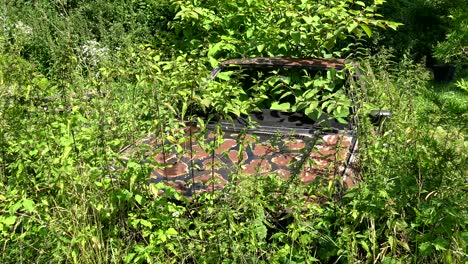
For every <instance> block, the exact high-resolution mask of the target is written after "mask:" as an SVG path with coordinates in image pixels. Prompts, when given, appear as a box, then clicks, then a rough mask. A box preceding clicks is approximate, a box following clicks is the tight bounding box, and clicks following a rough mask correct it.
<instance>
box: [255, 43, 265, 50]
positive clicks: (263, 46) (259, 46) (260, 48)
mask: <svg viewBox="0 0 468 264" xmlns="http://www.w3.org/2000/svg"><path fill="white" fill-rule="evenodd" d="M263 49H265V45H263V44H260V45H258V46H257V50H258V52H262V51H263Z"/></svg>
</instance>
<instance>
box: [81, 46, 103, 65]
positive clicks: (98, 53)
mask: <svg viewBox="0 0 468 264" xmlns="http://www.w3.org/2000/svg"><path fill="white" fill-rule="evenodd" d="M80 48H81V54H82V56H83V59H84V61H85V62H87V63H88V64H90V65H93V66H96V65H98V63H99V62H100V60H101V59H103V58H104V57H105V56H106V55H107V51H108V49H107V48H106V47H101V45H100V44H99V42H97V41H95V40H89V41H87V42H86V44H84V45H81V47H80Z"/></svg>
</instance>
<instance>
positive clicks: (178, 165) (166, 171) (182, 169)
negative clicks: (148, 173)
mask: <svg viewBox="0 0 468 264" xmlns="http://www.w3.org/2000/svg"><path fill="white" fill-rule="evenodd" d="M165 166H166V167H165V168H162V169H156V170H154V171H153V173H154V174H156V175H155V177H158V175H160V176H164V177H168V178H173V177H179V176H182V175H185V174H187V173H188V172H189V170H188V166H187V164H186V163H185V162H174V163H166V164H165Z"/></svg>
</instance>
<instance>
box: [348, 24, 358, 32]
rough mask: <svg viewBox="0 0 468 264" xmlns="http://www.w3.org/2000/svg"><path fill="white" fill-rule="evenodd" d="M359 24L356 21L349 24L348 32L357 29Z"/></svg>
mask: <svg viewBox="0 0 468 264" xmlns="http://www.w3.org/2000/svg"><path fill="white" fill-rule="evenodd" d="M358 25H359V24H358V23H357V22H356V21H353V22H351V24H349V25H348V32H349V33H351V32H353V30H354V29H356V27H357V26H358Z"/></svg>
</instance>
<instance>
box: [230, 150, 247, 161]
mask: <svg viewBox="0 0 468 264" xmlns="http://www.w3.org/2000/svg"><path fill="white" fill-rule="evenodd" d="M238 154H239V151H236V150H231V151H229V154H228V156H229V159H230V160H231V161H232V162H233V163H238V162H239V157H238ZM247 159H248V156H247V152H245V151H242V163H244V162H245V161H246V160H247Z"/></svg>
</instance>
